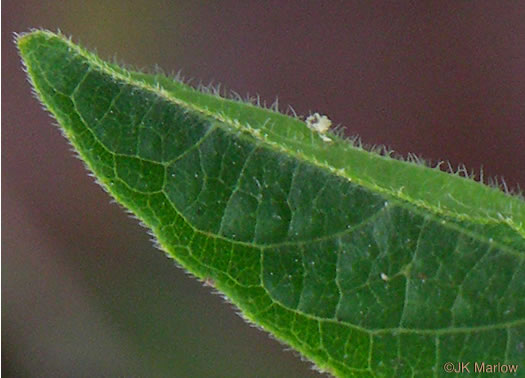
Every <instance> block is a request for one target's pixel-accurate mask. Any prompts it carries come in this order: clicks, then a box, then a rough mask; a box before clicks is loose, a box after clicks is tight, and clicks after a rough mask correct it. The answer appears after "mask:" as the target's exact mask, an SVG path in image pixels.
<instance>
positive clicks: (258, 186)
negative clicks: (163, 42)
mask: <svg viewBox="0 0 525 378" xmlns="http://www.w3.org/2000/svg"><path fill="white" fill-rule="evenodd" d="M18 46H19V49H20V52H21V55H22V57H23V60H24V63H25V65H26V67H27V71H28V75H29V77H30V79H31V81H32V84H33V86H34V89H35V91H36V92H37V94H38V96H39V98H40V99H41V101H42V102H43V103H44V104H45V106H46V107H47V108H48V109H49V110H50V111H51V112H52V113H53V115H54V116H55V117H56V119H57V120H58V122H59V124H60V126H61V127H62V129H63V130H64V132H65V134H66V136H67V137H68V139H69V140H70V141H71V143H72V144H73V145H74V147H75V148H76V150H77V151H78V153H79V154H80V156H81V157H82V158H83V160H84V161H85V162H86V164H87V166H88V167H89V169H90V170H91V171H93V173H94V174H95V176H96V177H97V179H98V180H99V182H100V183H101V184H102V185H103V186H104V187H105V188H106V189H107V190H108V191H109V192H110V193H111V195H112V196H113V197H115V198H116V199H117V200H118V201H119V202H120V203H122V204H123V205H124V206H126V207H127V208H129V209H130V210H131V211H132V212H133V213H134V214H136V215H137V216H138V217H139V218H140V219H141V220H142V221H143V222H144V223H145V224H146V225H147V226H148V227H150V228H151V229H152V231H153V232H154V234H155V235H156V237H157V239H158V241H159V243H160V245H161V246H162V247H163V249H164V250H165V251H166V252H167V253H168V254H169V255H170V256H172V257H173V258H174V259H175V260H177V261H178V262H179V263H180V264H181V265H182V266H183V267H184V268H186V269H187V270H188V271H190V272H192V273H193V274H194V275H195V276H197V277H199V278H201V279H205V280H208V281H211V282H213V283H214V285H215V286H216V288H217V289H218V290H220V291H221V292H223V293H224V294H225V295H226V296H227V297H228V298H229V299H230V300H231V301H232V302H233V303H234V304H235V305H236V306H238V307H239V309H241V311H242V314H243V315H244V316H245V317H246V318H247V319H249V320H250V321H252V322H254V323H256V324H258V325H259V326H261V327H262V328H264V329H265V330H267V331H269V332H270V333H272V334H273V335H274V336H275V337H277V338H278V339H279V340H282V341H284V342H286V343H287V344H289V345H291V346H293V347H294V348H295V349H297V350H298V351H300V352H301V353H302V354H303V355H304V356H306V357H308V358H309V359H311V360H312V361H314V362H315V363H316V365H317V366H318V367H319V368H321V369H323V370H325V371H328V372H331V373H332V374H334V375H337V376H356V377H367V376H381V377H382V376H385V377H393V376H401V377H405V376H418V377H429V376H441V375H444V374H445V373H444V371H443V364H444V363H445V362H448V361H452V362H457V361H465V362H467V361H472V363H474V361H481V362H483V361H485V362H486V363H498V362H499V363H502V364H503V363H514V364H521V369H524V368H525V366H524V362H525V358H524V356H525V295H524V293H525V268H524V259H525V203H524V201H523V200H522V199H520V198H518V197H516V196H510V195H506V194H504V193H503V192H500V191H499V190H497V189H494V188H491V187H488V186H485V185H483V184H480V183H477V182H475V181H473V180H470V179H465V178H462V177H459V176H457V175H450V174H446V173H444V172H441V171H440V170H439V169H431V168H428V167H425V166H422V165H417V164H413V163H408V162H403V161H399V160H394V159H391V158H389V157H386V156H381V155H378V154H375V153H372V152H368V151H365V150H364V149H362V148H360V147H358V146H354V145H352V144H351V143H349V142H348V141H346V140H343V139H341V138H339V137H337V136H335V135H332V134H329V135H328V138H329V139H330V141H327V140H326V139H327V136H325V135H320V134H318V133H317V132H316V131H313V130H311V129H310V128H308V127H307V126H306V124H305V123H304V122H303V121H301V120H300V119H296V118H291V117H288V116H285V115H283V114H280V113H277V112H274V111H271V110H269V109H262V108H258V107H256V106H254V105H251V104H247V103H242V102H236V101H232V100H228V99H223V98H220V97H217V96H214V95H210V94H206V93H201V92H199V91H196V90H194V89H192V88H190V87H188V86H186V85H184V84H182V83H180V82H177V81H173V80H171V79H168V78H166V77H164V76H161V75H146V74H143V73H137V72H130V71H126V70H124V69H122V68H120V67H118V66H116V65H113V64H109V63H106V62H103V61H101V60H100V59H99V58H97V57H96V56H95V55H93V54H91V53H89V52H87V51H86V50H84V49H82V48H80V47H78V46H76V45H74V44H73V43H72V42H71V41H69V40H68V39H66V38H64V37H63V36H61V35H56V34H53V33H50V32H47V31H34V32H31V33H29V34H25V35H23V36H21V37H19V38H18Z"/></svg>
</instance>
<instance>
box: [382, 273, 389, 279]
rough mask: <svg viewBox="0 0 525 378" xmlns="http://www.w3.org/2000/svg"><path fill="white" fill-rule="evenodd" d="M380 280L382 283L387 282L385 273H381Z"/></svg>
mask: <svg viewBox="0 0 525 378" xmlns="http://www.w3.org/2000/svg"><path fill="white" fill-rule="evenodd" d="M381 279H382V280H383V281H388V276H387V275H386V274H385V273H381Z"/></svg>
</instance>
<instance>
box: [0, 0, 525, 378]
mask: <svg viewBox="0 0 525 378" xmlns="http://www.w3.org/2000/svg"><path fill="white" fill-rule="evenodd" d="M209 3H210V2H205V1H186V2H178V1H146V0H141V1H103V0H96V1H80V0H74V1H67V2H63V1H55V2H42V1H27V0H26V1H22V0H17V1H14V0H10V1H4V2H3V9H2V11H3V12H2V22H3V30H2V53H3V64H2V95H3V102H2V111H3V119H2V121H3V122H2V125H3V132H2V137H3V138H2V158H3V162H2V168H3V183H2V190H3V198H2V205H3V214H2V216H3V219H2V226H3V231H2V247H3V256H2V276H3V278H2V294H3V296H2V298H3V299H2V310H3V311H2V321H3V328H2V361H3V368H4V373H5V374H6V376H8V375H13V376H18V377H20V376H35V375H38V376H52V375H55V376H57V375H59V376H60V375H89V374H99V375H117V374H120V375H166V374H167V372H171V373H174V372H176V373H174V374H176V375H178V376H258V377H264V376H267V377H279V376H282V377H285V376H297V377H299V376H301V377H304V376H308V375H311V376H316V373H314V372H311V371H310V370H309V365H308V364H305V363H302V362H300V360H299V359H298V358H296V357H294V355H293V354H292V353H289V352H288V353H283V352H282V349H283V347H282V346H281V345H280V344H278V343H277V342H275V341H272V340H270V339H269V338H268V337H267V336H266V335H265V334H264V333H262V332H259V331H257V330H255V329H253V328H250V327H249V326H247V325H246V324H245V323H244V322H243V321H242V320H241V319H240V318H239V317H238V316H236V315H235V314H234V311H233V310H232V309H231V308H230V307H231V306H229V305H226V304H223V303H222V300H221V299H220V297H219V296H216V295H211V294H210V290H209V289H208V288H205V287H202V285H201V284H200V283H198V282H197V281H195V280H193V279H191V278H189V277H187V276H185V274H184V273H183V272H182V271H181V270H180V269H177V268H175V267H174V266H173V265H174V264H173V263H172V262H171V261H169V260H168V259H166V258H165V257H164V256H163V254H162V253H161V252H159V251H157V250H155V249H154V248H153V247H152V246H151V243H150V242H149V240H148V236H147V235H146V232H145V230H143V229H142V228H140V227H139V226H138V225H137V222H136V221H135V220H133V219H130V218H129V217H127V216H126V215H125V212H124V211H123V210H122V209H120V208H119V206H115V205H112V204H110V203H109V197H108V196H107V195H106V194H105V193H104V192H103V191H102V190H101V189H100V188H99V187H98V186H97V185H95V184H93V180H92V179H91V178H89V177H88V176H87V175H86V172H85V170H84V168H83V167H82V163H81V162H80V161H79V160H77V159H74V158H73V154H72V153H71V152H70V151H69V147H68V145H67V143H66V142H65V140H64V139H63V138H62V137H61V136H60V133H59V131H58V129H57V128H56V127H54V126H51V124H52V123H53V121H52V120H51V119H50V117H49V116H48V115H46V113H45V112H44V111H42V109H41V106H40V105H39V104H38V102H37V101H36V100H35V99H34V98H33V97H32V96H31V94H30V88H29V85H28V83H27V82H26V79H25V77H24V74H23V72H22V70H21V66H20V60H19V58H18V56H17V52H16V50H15V47H14V45H13V43H12V40H13V34H12V33H13V32H15V31H16V32H22V31H27V30H28V29H29V28H30V27H44V28H48V29H50V30H53V31H55V30H57V29H58V28H59V29H61V30H62V31H63V32H64V33H66V34H68V35H73V37H74V40H75V41H77V42H78V41H80V42H81V43H83V44H84V45H86V46H87V47H89V48H95V47H96V48H97V50H98V52H99V53H100V55H101V56H102V57H103V58H111V57H113V56H114V54H116V56H117V57H118V60H119V61H123V62H126V63H129V64H132V65H134V66H136V67H140V68H146V69H150V68H152V67H154V65H155V64H158V65H159V66H160V67H162V68H164V69H165V70H166V71H168V72H169V71H177V70H179V69H182V73H183V74H184V75H185V76H186V77H193V78H195V81H194V82H196V83H198V82H199V80H201V81H202V82H204V83H208V82H210V81H212V80H213V81H214V82H220V83H222V84H223V85H224V86H226V87H227V88H231V89H234V90H235V91H237V92H238V93H240V94H242V95H245V94H247V93H250V94H255V93H258V94H260V95H261V97H262V98H263V99H265V100H266V101H267V102H268V103H271V102H273V100H274V99H275V97H276V96H279V102H280V104H281V106H283V105H284V106H285V105H287V104H290V105H292V106H293V107H294V108H295V110H296V111H297V113H299V114H307V113H308V112H309V111H319V112H321V113H323V114H327V115H328V116H329V117H330V118H331V119H332V120H333V121H334V122H335V123H341V124H342V125H343V126H344V127H345V128H346V132H347V134H348V135H354V134H358V135H360V136H361V137H362V140H363V142H365V143H369V144H387V145H388V146H389V147H391V148H392V149H394V150H395V151H397V152H398V153H400V154H402V155H405V156H406V154H407V153H408V152H413V153H416V154H419V155H422V156H423V157H425V158H428V159H431V160H434V161H435V160H439V159H445V160H449V161H450V162H451V164H452V165H453V166H457V164H459V163H464V164H465V165H466V166H467V168H468V169H469V170H470V169H474V170H479V168H480V167H481V166H483V167H484V172H485V176H496V175H497V176H503V177H504V178H505V179H506V182H507V184H508V185H509V187H516V185H518V184H519V185H521V187H522V188H523V187H525V22H524V20H525V4H524V3H522V2H515V1H511V2H497V1H476V2H456V1H443V2H441V1H440V2H409V1H405V2H383V1H381V2H379V1H377V2H350V1H345V2H342V1H341V2H338V1H331V2H305V1H286V2H285V1H264V2H262V1H261V2H251V1H246V2H240V1H239V2H232V1H221V2H214V3H213V5H208V4H209Z"/></svg>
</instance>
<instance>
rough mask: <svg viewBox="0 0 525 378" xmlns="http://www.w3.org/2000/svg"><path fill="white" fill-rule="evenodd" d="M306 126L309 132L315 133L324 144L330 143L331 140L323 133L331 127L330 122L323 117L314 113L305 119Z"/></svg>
mask: <svg viewBox="0 0 525 378" xmlns="http://www.w3.org/2000/svg"><path fill="white" fill-rule="evenodd" d="M306 126H308V128H310V129H311V130H314V131H317V132H318V133H319V136H320V137H321V139H322V140H323V141H325V142H331V141H332V139H330V138H328V137H327V136H326V135H325V133H326V132H327V131H328V129H329V128H330V126H332V121H330V119H329V118H328V117H327V116H325V115H321V114H319V113H314V114H312V115H311V116H309V117H308V118H306Z"/></svg>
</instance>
